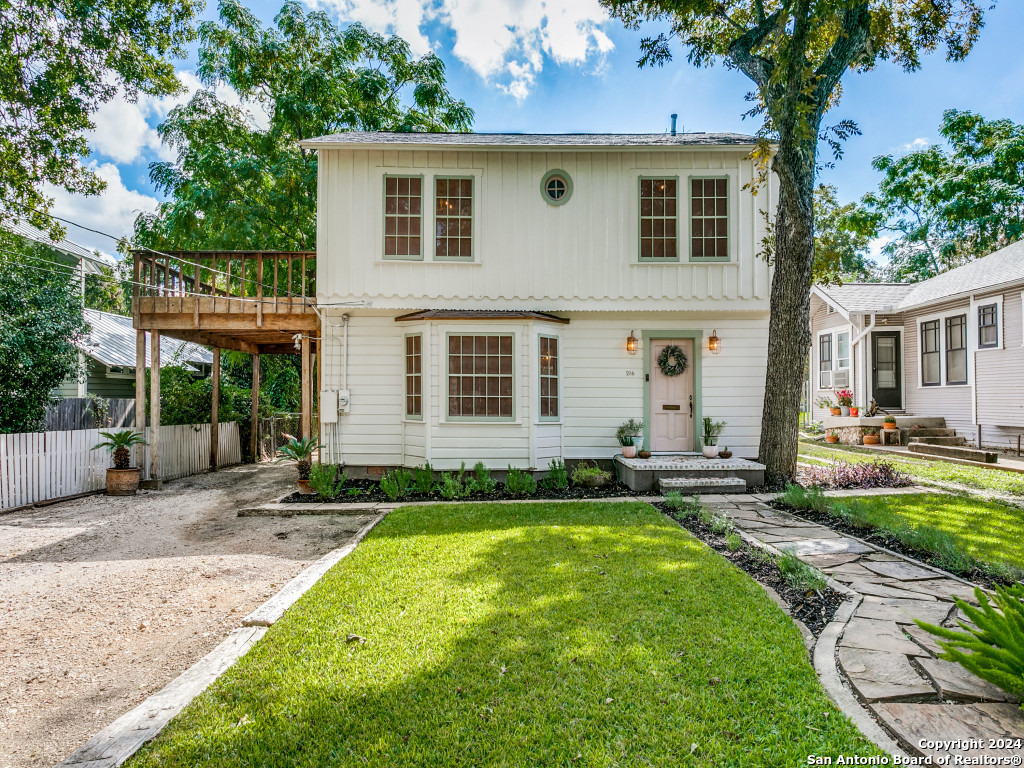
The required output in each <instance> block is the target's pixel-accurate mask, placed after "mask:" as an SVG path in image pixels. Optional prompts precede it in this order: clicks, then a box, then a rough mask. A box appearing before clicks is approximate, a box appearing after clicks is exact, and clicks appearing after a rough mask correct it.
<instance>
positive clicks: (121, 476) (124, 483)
mask: <svg viewBox="0 0 1024 768" xmlns="http://www.w3.org/2000/svg"><path fill="white" fill-rule="evenodd" d="M139 474H140V473H139V468H138V467H129V468H128V469H113V468H110V469H108V470H107V496H134V495H135V492H136V491H137V490H139Z"/></svg>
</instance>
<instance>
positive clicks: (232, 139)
mask: <svg viewBox="0 0 1024 768" xmlns="http://www.w3.org/2000/svg"><path fill="white" fill-rule="evenodd" d="M219 10H220V20H219V22H215V21H208V22H204V23H203V24H202V25H200V30H199V36H200V48H199V67H198V74H199V77H200V79H201V80H202V82H203V83H204V85H205V86H206V87H207V89H206V90H201V91H198V92H197V93H196V94H195V96H194V97H193V98H192V99H191V101H189V103H187V104H185V105H182V106H181V107H178V108H177V109H175V110H173V111H172V112H171V113H170V114H169V115H168V117H167V119H166V120H165V121H164V123H163V124H162V125H161V126H160V127H159V129H158V130H159V132H160V135H161V137H162V138H163V139H164V141H165V142H167V143H168V144H169V145H170V146H171V147H172V148H173V149H174V150H175V151H176V152H177V158H176V159H175V161H174V162H165V163H154V164H153V165H151V166H150V178H151V179H152V181H153V183H154V184H155V185H156V186H157V188H158V189H159V190H160V191H161V192H162V193H163V194H164V195H166V196H167V197H168V198H169V201H168V202H166V203H164V204H163V205H161V207H160V209H159V211H158V212H157V214H156V215H151V216H142V217H140V218H139V219H138V221H137V222H136V232H135V234H136V240H137V241H138V242H140V243H144V244H146V245H148V246H150V247H154V248H178V249H181V248H184V249H189V248H192V249H206V248H211V249H213V248H221V249H227V250H232V249H238V248H253V249H267V250H272V249H277V250H312V249H314V248H315V247H316V192H317V190H316V180H317V159H316V153H315V152H312V151H310V150H307V149H303V148H300V147H299V146H297V142H300V141H302V140H304V139H310V138H313V137H315V136H320V135H325V134H330V133H337V132H341V131H351V130H387V131H464V130H468V129H469V128H470V125H471V124H472V119H473V112H472V110H471V109H469V108H468V107H467V106H466V104H465V102H463V101H459V100H457V99H455V98H453V97H452V96H451V94H449V93H448V90H447V87H446V83H445V77H444V64H443V63H442V62H441V60H440V59H439V58H437V57H436V56H434V55H433V54H427V55H426V56H423V57H421V58H419V59H417V58H414V57H413V55H412V53H411V51H410V49H409V45H408V43H406V42H405V41H404V40H402V39H401V38H398V37H384V36H382V35H377V34H374V33H371V32H369V31H368V30H366V29H365V28H364V27H362V26H360V25H358V24H355V25H352V26H349V27H347V28H345V29H339V28H338V27H337V26H336V25H335V24H334V22H333V21H332V20H331V19H330V17H328V16H327V15H326V14H324V13H320V12H313V13H309V14H307V13H305V12H304V11H303V9H302V6H301V5H299V4H298V3H296V2H287V3H285V5H284V6H283V7H282V9H281V11H280V13H279V14H278V15H277V17H276V18H275V25H276V26H274V27H270V28H266V27H264V26H263V25H262V24H261V23H260V21H259V20H258V19H257V18H256V17H255V16H254V15H253V14H252V13H251V12H250V11H248V10H247V9H246V8H245V7H243V6H242V5H241V4H240V3H238V2H237V1H236V0H224V1H223V2H221V4H220V6H219ZM219 85H228V86H230V87H231V88H233V89H234V90H235V92H236V93H237V94H238V95H239V96H240V97H241V99H242V100H243V105H242V106H234V105H230V104H228V103H226V102H225V101H222V100H221V98H219V97H218V96H217V95H216V93H215V92H214V88H215V87H217V86H219Z"/></svg>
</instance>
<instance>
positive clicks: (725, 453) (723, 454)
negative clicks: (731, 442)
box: [718, 445, 732, 459]
mask: <svg viewBox="0 0 1024 768" xmlns="http://www.w3.org/2000/svg"><path fill="white" fill-rule="evenodd" d="M718 458H720V459H731V458H732V451H730V450H729V446H728V445H723V446H722V450H720V451H719V452H718Z"/></svg>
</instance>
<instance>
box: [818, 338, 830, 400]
mask: <svg viewBox="0 0 1024 768" xmlns="http://www.w3.org/2000/svg"><path fill="white" fill-rule="evenodd" d="M831 388H832V334H831V333H823V334H822V335H821V336H819V337H818V389H831Z"/></svg>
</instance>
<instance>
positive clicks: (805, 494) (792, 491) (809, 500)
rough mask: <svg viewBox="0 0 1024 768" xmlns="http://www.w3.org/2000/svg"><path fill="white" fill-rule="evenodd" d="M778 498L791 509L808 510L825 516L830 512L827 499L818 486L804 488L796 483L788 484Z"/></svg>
mask: <svg viewBox="0 0 1024 768" xmlns="http://www.w3.org/2000/svg"><path fill="white" fill-rule="evenodd" d="M779 498H780V500H781V501H782V502H783V503H785V504H787V505H789V506H791V507H792V508H793V509H803V510H810V511H812V512H818V513H822V514H827V513H828V512H829V511H830V509H829V502H828V498H827V497H826V496H825V494H824V493H822V492H821V488H819V487H818V486H812V487H810V488H804V487H803V486H801V485H797V484H796V483H790V484H789V485H787V486H786V490H785V491H784V492H783V493H782V495H781V496H780V497H779Z"/></svg>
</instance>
